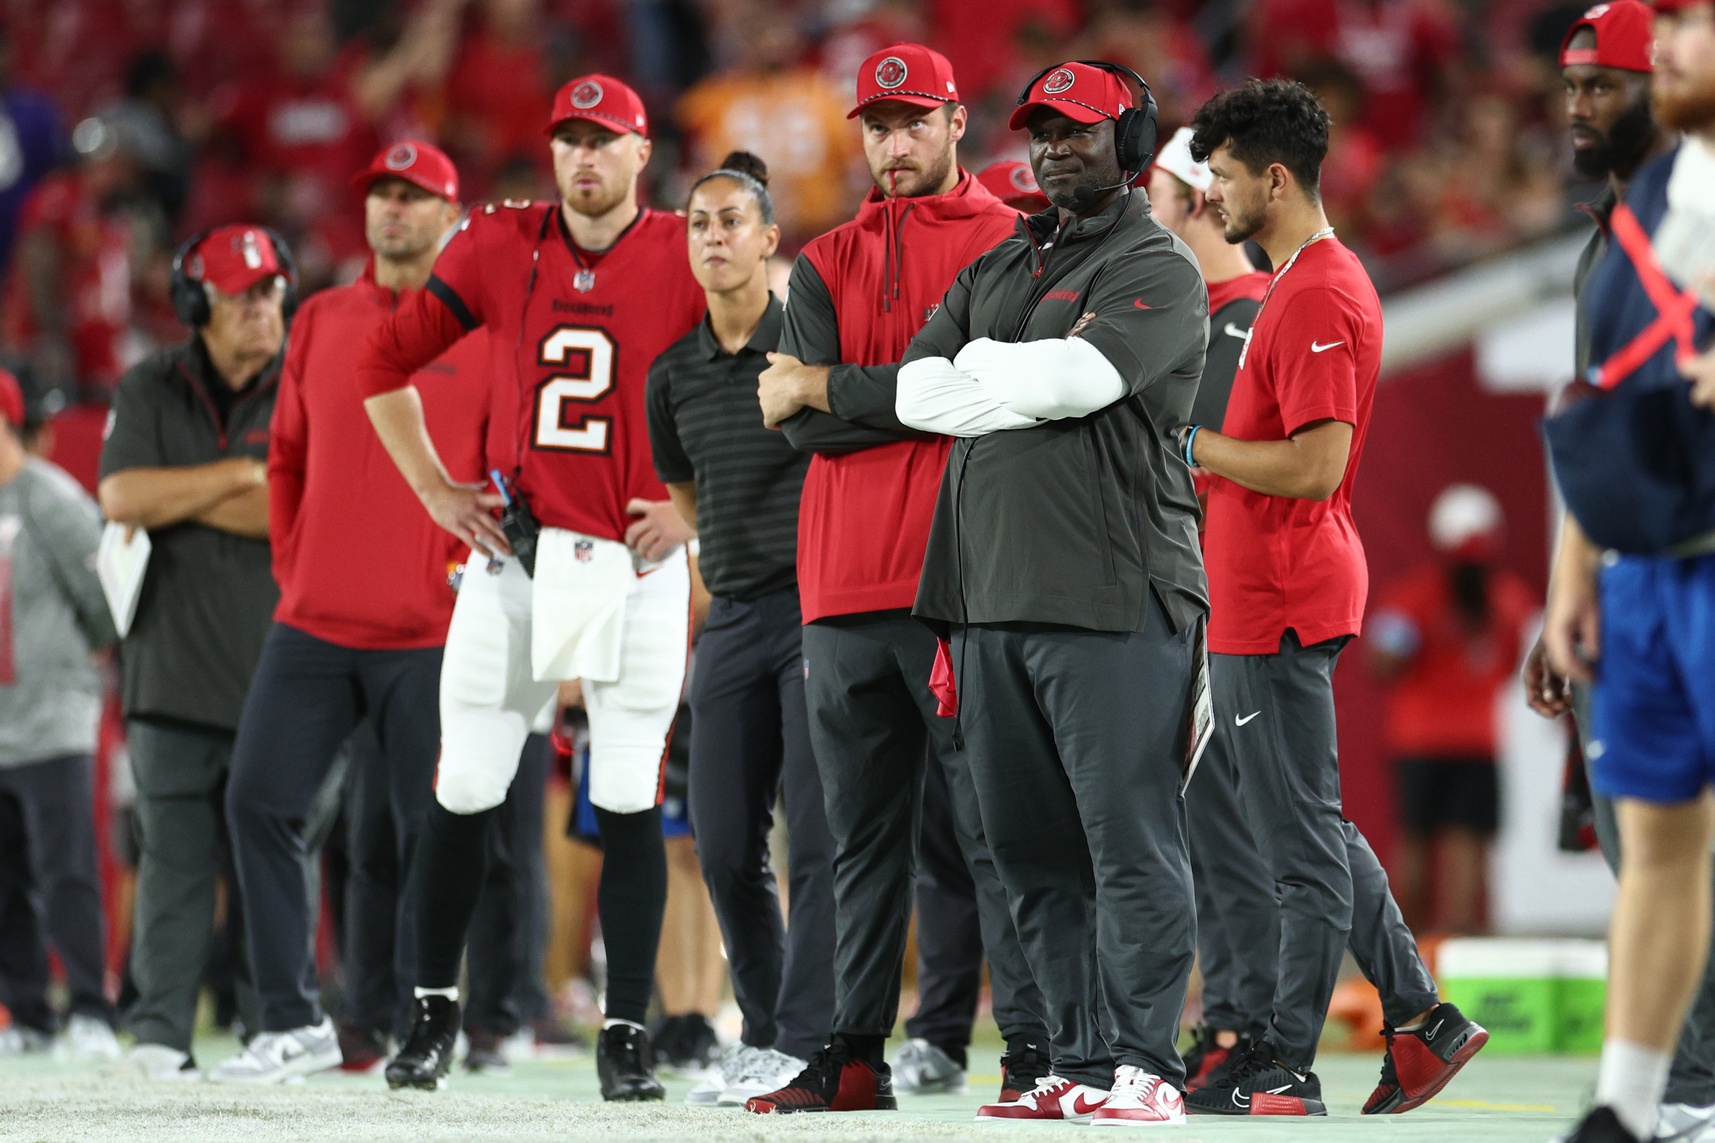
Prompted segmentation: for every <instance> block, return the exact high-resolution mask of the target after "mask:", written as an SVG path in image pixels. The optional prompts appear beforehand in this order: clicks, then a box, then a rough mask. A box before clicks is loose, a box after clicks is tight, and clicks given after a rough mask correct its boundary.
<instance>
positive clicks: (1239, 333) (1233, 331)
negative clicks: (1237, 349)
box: [1221, 322, 1250, 341]
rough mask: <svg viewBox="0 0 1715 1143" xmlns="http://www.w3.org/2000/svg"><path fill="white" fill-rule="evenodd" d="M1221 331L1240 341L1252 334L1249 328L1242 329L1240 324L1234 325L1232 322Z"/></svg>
mask: <svg viewBox="0 0 1715 1143" xmlns="http://www.w3.org/2000/svg"><path fill="white" fill-rule="evenodd" d="M1221 332H1222V333H1224V334H1226V335H1227V336H1228V337H1236V338H1238V339H1239V340H1240V341H1243V340H1244V339H1245V338H1247V337H1249V336H1250V331H1249V330H1244V329H1240V328H1239V327H1238V326H1236V325H1234V324H1233V323H1232V322H1228V323H1227V328H1226V329H1224V330H1222V331H1221Z"/></svg>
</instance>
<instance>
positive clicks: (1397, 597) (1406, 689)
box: [1365, 565, 1542, 760]
mask: <svg viewBox="0 0 1715 1143" xmlns="http://www.w3.org/2000/svg"><path fill="white" fill-rule="evenodd" d="M1540 606H1542V601H1538V599H1537V594H1535V592H1531V590H1530V585H1528V584H1525V580H1523V578H1519V577H1518V575H1514V573H1513V572H1507V570H1504V568H1494V570H1490V572H1489V621H1487V623H1485V625H1483V626H1482V628H1480V630H1471V628H1470V625H1468V623H1466V621H1465V618H1463V616H1461V614H1459V608H1458V604H1456V602H1454V599H1453V592H1451V589H1449V584H1447V568H1444V566H1442V565H1430V566H1425V568H1418V570H1417V572H1413V573H1410V575H1406V577H1405V578H1403V580H1399V582H1398V584H1394V585H1393V587H1391V589H1389V590H1387V592H1386V594H1384V596H1382V601H1381V604H1379V606H1377V608H1375V611H1374V613H1370V633H1369V635H1367V637H1365V638H1367V640H1374V638H1375V637H1377V633H1386V642H1387V644H1391V647H1389V649H1391V650H1394V654H1403V656H1405V657H1406V659H1408V661H1410V666H1408V668H1406V671H1405V674H1401V676H1399V678H1398V680H1396V681H1394V683H1393V685H1391V686H1389V692H1387V729H1386V735H1387V753H1391V755H1393V757H1396V759H1410V757H1417V759H1477V760H1494V755H1495V695H1497V693H1499V692H1501V690H1502V688H1504V686H1507V685H1509V683H1511V680H1513V671H1514V669H1516V668H1518V661H1519V654H1521V652H1523V638H1525V625H1526V623H1530V620H1531V616H1535V614H1537V611H1538V608H1540Z"/></svg>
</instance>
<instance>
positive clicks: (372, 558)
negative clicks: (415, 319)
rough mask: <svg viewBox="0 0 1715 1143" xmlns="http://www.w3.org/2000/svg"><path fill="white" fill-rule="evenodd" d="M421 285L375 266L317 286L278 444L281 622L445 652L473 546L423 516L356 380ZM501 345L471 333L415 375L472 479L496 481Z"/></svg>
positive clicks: (281, 408)
mask: <svg viewBox="0 0 1715 1143" xmlns="http://www.w3.org/2000/svg"><path fill="white" fill-rule="evenodd" d="M414 293H415V291H405V292H403V293H402V294H401V295H399V296H397V297H396V296H395V294H394V292H393V291H392V290H389V289H385V288H384V287H381V286H378V285H376V284H375V278H374V276H373V272H372V270H370V269H367V268H366V269H365V271H364V274H363V277H362V278H360V279H358V281H356V282H354V283H352V284H351V285H349V286H341V287H338V288H336V289H331V290H323V291H321V292H320V293H317V294H314V295H312V296H311V297H310V298H309V300H308V301H306V302H305V303H304V305H303V308H302V309H301V310H299V311H298V315H297V317H296V318H295V319H293V322H292V339H291V343H290V345H289V346H288V348H287V350H286V366H285V369H284V370H283V371H282V373H281V375H280V392H279V396H278V398H277V399H276V401H275V405H274V423H273V427H272V433H273V437H272V441H271V443H270V445H269V449H268V487H269V498H268V533H269V542H270V544H271V545H272V547H273V552H274V579H275V580H276V581H277V582H278V583H279V585H280V604H279V606H278V607H277V608H275V610H274V619H275V620H276V621H277V622H280V623H289V624H291V625H292V626H293V627H296V628H298V629H299V630H302V631H307V632H309V633H310V634H311V635H314V636H315V637H316V638H318V639H325V640H327V641H328V642H330V643H337V644H339V645H340V646H342V647H357V648H361V649H364V650H397V649H401V648H408V647H437V646H440V645H441V644H442V643H444V642H446V638H447V624H448V623H449V622H451V620H452V613H453V592H452V589H451V588H450V587H449V586H448V585H447V571H448V569H449V568H450V566H451V565H453V564H455V563H457V562H458V561H459V560H460V559H461V558H463V555H464V552H465V547H466V546H465V545H463V544H461V543H460V542H459V541H458V540H457V539H456V538H455V537H454V536H453V535H452V534H451V533H449V532H447V531H445V530H443V529H442V528H440V527H439V526H438V525H436V523H435V522H434V521H433V520H432V519H430V518H429V514H428V513H427V512H425V511H423V506H422V505H421V504H420V503H418V501H417V497H416V495H415V494H414V493H413V492H412V491H411V489H410V487H409V486H408V485H407V484H406V483H405V478H404V477H403V476H401V475H400V474H399V470H398V469H397V468H396V467H395V466H394V464H393V461H392V459H391V458H390V457H389V456H388V455H387V450H386V448H384V447H383V446H382V444H381V438H380V437H378V436H376V435H375V429H374V428H373V427H372V426H371V425H370V423H369V417H368V415H366V414H365V413H364V411H363V394H362V393H360V392H359V391H358V389H357V386H356V385H354V384H352V347H353V346H359V345H362V344H364V343H365V342H366V341H367V340H368V338H369V335H370V333H371V332H372V331H373V330H374V329H375V327H376V326H378V325H380V324H381V322H382V321H383V320H385V319H386V317H387V315H388V314H389V313H391V312H392V311H393V309H394V308H395V306H397V305H399V304H401V303H402V302H405V301H408V300H409V299H410V297H411V296H412V295H413V294H414ZM487 340H488V339H487V335H486V334H482V333H478V334H477V335H476V336H474V337H467V338H464V339H463V340H461V341H460V342H458V344H456V345H454V346H453V347H452V349H450V350H448V351H447V353H446V354H445V355H444V356H443V357H441V358H440V359H439V360H437V361H434V362H433V363H431V364H430V365H428V366H427V367H425V368H424V369H423V370H422V371H421V372H419V373H417V374H416V375H415V376H413V377H412V378H411V381H412V383H413V384H415V385H416V386H417V390H418V392H419V393H421V394H422V398H423V414H424V417H425V418H426V419H427V421H428V425H429V436H430V438H431V439H432V440H433V441H434V442H435V449H436V451H437V452H438V453H439V454H440V457H441V461H442V463H444V464H445V465H446V469H447V473H448V474H449V475H450V476H451V477H452V478H453V479H454V480H457V481H462V482H471V481H479V480H483V479H485V477H484V475H483V474H484V468H483V455H482V449H483V444H482V442H483V430H484V426H485V425H486V423H487V420H488V377H487V372H486V369H487V365H488V361H487V351H488V345H487Z"/></svg>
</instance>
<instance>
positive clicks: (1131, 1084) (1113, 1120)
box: [1090, 1065, 1185, 1127]
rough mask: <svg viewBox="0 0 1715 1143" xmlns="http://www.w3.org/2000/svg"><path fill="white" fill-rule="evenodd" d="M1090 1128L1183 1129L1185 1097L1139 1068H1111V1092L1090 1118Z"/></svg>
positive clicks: (1128, 1066) (1122, 1066) (1162, 1080)
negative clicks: (1112, 1071)
mask: <svg viewBox="0 0 1715 1143" xmlns="http://www.w3.org/2000/svg"><path fill="white" fill-rule="evenodd" d="M1090 1126H1092V1127H1183V1126H1185V1097H1184V1096H1182V1095H1180V1093H1179V1089H1178V1088H1176V1087H1174V1086H1173V1085H1172V1084H1170V1083H1168V1082H1167V1081H1166V1080H1164V1079H1162V1078H1161V1077H1160V1076H1158V1075H1152V1074H1151V1073H1149V1072H1146V1071H1144V1070H1143V1069H1142V1068H1137V1067H1131V1066H1130V1065H1121V1066H1120V1067H1117V1068H1115V1069H1114V1089H1113V1091H1112V1092H1110V1093H1108V1098H1107V1102H1106V1103H1104V1104H1102V1106H1101V1107H1099V1108H1097V1109H1096V1112H1095V1114H1094V1115H1093V1116H1092V1117H1091V1118H1090Z"/></svg>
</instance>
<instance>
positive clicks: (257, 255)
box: [233, 230, 262, 270]
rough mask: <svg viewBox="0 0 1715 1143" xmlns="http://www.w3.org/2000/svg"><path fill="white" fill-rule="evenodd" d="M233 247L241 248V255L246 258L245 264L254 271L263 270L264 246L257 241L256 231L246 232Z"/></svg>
mask: <svg viewBox="0 0 1715 1143" xmlns="http://www.w3.org/2000/svg"><path fill="white" fill-rule="evenodd" d="M233 245H235V246H237V247H239V254H240V255H241V256H242V257H243V258H244V264H245V265H246V266H248V267H250V268H251V269H252V270H260V269H261V268H262V244H261V243H260V242H258V241H257V240H256V232H255V231H254V230H246V231H245V232H244V234H243V236H242V237H240V238H239V239H237V240H236V241H235V242H234V243H233Z"/></svg>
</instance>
